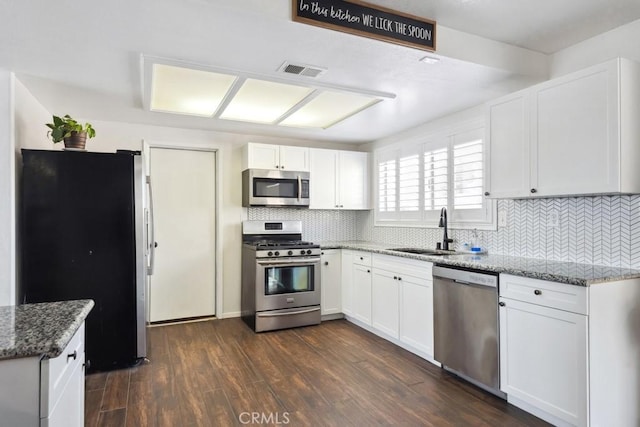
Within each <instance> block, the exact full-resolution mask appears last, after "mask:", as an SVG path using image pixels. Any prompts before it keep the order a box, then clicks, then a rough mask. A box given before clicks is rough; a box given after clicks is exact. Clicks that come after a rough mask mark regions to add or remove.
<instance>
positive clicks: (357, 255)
mask: <svg viewBox="0 0 640 427" xmlns="http://www.w3.org/2000/svg"><path fill="white" fill-rule="evenodd" d="M352 257H353V263H354V264H358V265H365V266H367V267H371V254H370V253H368V252H353V253H352Z"/></svg>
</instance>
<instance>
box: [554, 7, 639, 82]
mask: <svg viewBox="0 0 640 427" xmlns="http://www.w3.org/2000/svg"><path fill="white" fill-rule="evenodd" d="M638 40H640V19H639V20H637V21H633V22H631V23H629V24H626V25H623V26H621V27H618V28H615V29H613V30H611V31H608V32H606V33H603V34H600V35H598V36H595V37H593V38H590V39H588V40H585V41H583V42H581V43H578V44H575V45H573V46H570V47H568V48H566V49H563V50H561V51H559V52H556V53H555V54H553V55H552V56H551V70H550V71H551V78H554V77H558V76H561V75H563V74H567V73H570V72H573V71H577V70H580V69H582V68H586V67H588V66H590V65H595V64H599V63H602V62H605V61H607V60H609V59H613V58H617V57H619V56H621V57H624V58H629V59H633V60H635V61H638V62H640V43H638Z"/></svg>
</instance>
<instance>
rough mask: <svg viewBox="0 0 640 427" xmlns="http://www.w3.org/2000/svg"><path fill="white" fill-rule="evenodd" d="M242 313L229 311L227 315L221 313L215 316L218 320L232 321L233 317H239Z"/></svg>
mask: <svg viewBox="0 0 640 427" xmlns="http://www.w3.org/2000/svg"><path fill="white" fill-rule="evenodd" d="M241 315H242V313H241V312H240V311H230V312H228V313H222V314H221V315H220V316H217V318H218V319H233V318H234V317H240V316H241Z"/></svg>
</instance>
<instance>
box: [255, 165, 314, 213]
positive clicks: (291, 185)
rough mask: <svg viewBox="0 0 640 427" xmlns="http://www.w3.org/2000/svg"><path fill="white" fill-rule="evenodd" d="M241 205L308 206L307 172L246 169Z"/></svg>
mask: <svg viewBox="0 0 640 427" xmlns="http://www.w3.org/2000/svg"><path fill="white" fill-rule="evenodd" d="M242 206H245V207H246V206H294V207H295V206H297V207H308V206H309V172H295V171H276V170H265V169H246V170H245V171H243V172H242Z"/></svg>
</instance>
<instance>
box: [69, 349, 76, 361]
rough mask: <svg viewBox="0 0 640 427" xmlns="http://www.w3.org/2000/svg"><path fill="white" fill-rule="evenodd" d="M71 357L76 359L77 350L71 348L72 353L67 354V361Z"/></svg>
mask: <svg viewBox="0 0 640 427" xmlns="http://www.w3.org/2000/svg"><path fill="white" fill-rule="evenodd" d="M72 357H73V360H76V358H77V357H78V350H73V353H71V354H67V362H68V361H69V359H71V358H72Z"/></svg>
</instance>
